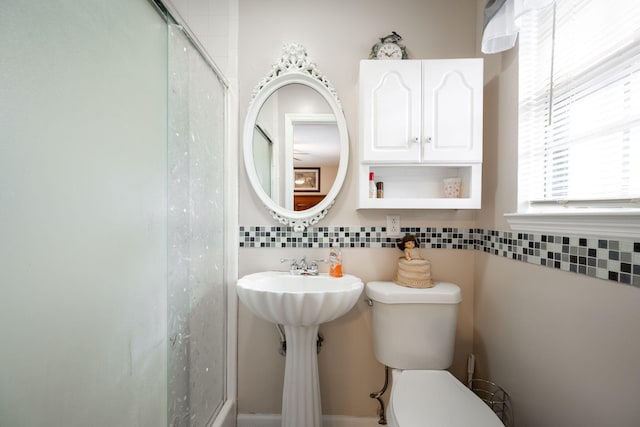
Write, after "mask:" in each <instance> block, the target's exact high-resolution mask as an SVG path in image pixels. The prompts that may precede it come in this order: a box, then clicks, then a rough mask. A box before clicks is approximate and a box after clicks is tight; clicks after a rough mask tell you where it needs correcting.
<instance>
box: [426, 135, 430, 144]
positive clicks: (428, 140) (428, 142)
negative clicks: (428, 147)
mask: <svg viewBox="0 0 640 427" xmlns="http://www.w3.org/2000/svg"><path fill="white" fill-rule="evenodd" d="M425 141H426V142H427V144H431V137H430V136H428V137H427V138H426V139H425Z"/></svg>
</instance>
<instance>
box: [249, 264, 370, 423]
mask: <svg viewBox="0 0 640 427" xmlns="http://www.w3.org/2000/svg"><path fill="white" fill-rule="evenodd" d="M363 287H364V285H363V283H362V281H361V280H360V279H359V278H357V277H355V276H351V275H344V276H343V277H341V278H335V277H331V276H329V275H327V274H320V275H318V276H294V275H292V274H291V273H289V272H281V271H266V272H261V273H254V274H249V275H247V276H244V277H243V278H241V279H240V280H239V281H238V286H237V292H238V296H239V297H240V301H242V303H243V304H244V305H246V306H247V308H248V309H249V310H251V311H252V312H253V313H254V314H255V315H256V316H259V317H261V318H263V319H265V320H267V321H269V322H273V323H280V324H282V325H284V330H285V333H286V335H287V358H286V361H285V369H284V390H283V396H282V426H283V427H321V426H322V412H321V406H320V382H319V380H318V359H317V354H316V338H317V335H318V327H319V326H320V324H321V323H324V322H328V321H330V320H333V319H336V318H338V317H340V316H342V315H343V314H346V313H347V312H348V311H349V310H351V308H352V307H353V306H354V305H355V303H356V301H357V300H358V297H359V296H360V294H361V293H362V289H363Z"/></svg>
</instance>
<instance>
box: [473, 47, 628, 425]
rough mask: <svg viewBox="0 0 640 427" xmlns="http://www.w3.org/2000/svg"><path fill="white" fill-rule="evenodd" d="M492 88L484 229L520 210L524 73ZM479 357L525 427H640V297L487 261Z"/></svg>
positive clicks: (488, 89)
mask: <svg viewBox="0 0 640 427" xmlns="http://www.w3.org/2000/svg"><path fill="white" fill-rule="evenodd" d="M517 62H518V61H517V51H516V50H515V49H514V50H512V51H509V52H507V53H505V54H503V55H502V61H501V66H500V67H501V68H500V70H499V71H498V73H497V74H495V75H494V76H493V77H492V78H490V79H489V81H488V82H487V85H486V86H485V116H484V117H485V134H484V155H485V157H484V159H485V162H484V168H483V171H484V176H483V204H482V206H483V208H482V210H481V211H480V213H479V214H478V217H477V219H478V222H477V226H478V227H479V228H487V229H500V230H508V229H509V227H508V225H507V224H506V222H505V220H504V218H503V214H505V213H509V212H513V211H514V209H515V207H516V178H517V94H518V91H517V85H518V79H517V74H518V63H517ZM475 266H476V270H475V279H474V287H475V293H474V298H475V300H474V351H475V352H476V354H477V356H478V360H479V366H478V369H479V374H480V375H482V376H483V377H485V378H491V379H492V380H494V381H496V382H498V383H499V384H500V385H502V386H503V387H504V388H506V389H507V391H508V392H509V394H510V395H511V397H512V398H513V401H514V404H515V418H516V420H517V422H518V426H519V427H538V426H605V425H606V426H620V427H622V426H637V425H640V405H638V385H639V384H640V369H639V368H638V365H637V363H638V361H639V360H640V335H639V334H638V332H637V326H638V324H639V323H640V310H639V308H640V289H638V288H635V287H632V286H628V285H622V284H618V283H615V282H611V281H605V280H599V279H593V278H590V277H586V276H583V275H577V274H573V273H568V272H563V271H558V270H552V269H548V268H543V267H539V266H534V265H531V264H527V263H523V262H517V261H512V260H508V259H505V258H502V257H498V256H492V255H487V254H484V253H480V252H478V253H477V254H476V263H475Z"/></svg>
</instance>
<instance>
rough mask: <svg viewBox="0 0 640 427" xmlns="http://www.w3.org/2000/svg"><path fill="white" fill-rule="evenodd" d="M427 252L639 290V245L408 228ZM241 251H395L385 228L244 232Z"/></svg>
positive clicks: (475, 230) (258, 229)
mask: <svg viewBox="0 0 640 427" xmlns="http://www.w3.org/2000/svg"><path fill="white" fill-rule="evenodd" d="M401 232H402V233H403V234H404V233H412V234H415V235H416V236H417V237H418V239H419V240H420V246H421V247H422V248H427V249H470V250H479V251H483V252H486V253H490V254H492V255H498V256H502V257H505V258H510V259H513V260H517V261H523V262H528V263H530V264H534V265H541V266H545V267H549V268H555V269H559V270H562V271H569V272H573V273H577V274H584V275H586V276H589V277H596V278H599V279H604V280H610V281H614V282H618V283H624V284H629V285H634V286H639V287H640V242H632V241H624V240H603V239H589V238H580V237H567V236H558V235H548V234H538V233H520V232H512V231H500V230H484V229H481V228H451V227H403V228H401ZM239 233H240V247H252V248H253V247H260V248H328V247H330V246H331V244H332V243H333V242H334V241H337V242H338V244H339V245H340V246H341V247H343V248H393V249H395V248H396V243H395V240H396V238H394V237H387V235H386V227H311V228H309V229H307V231H303V232H295V231H293V229H292V228H291V227H278V226H274V227H271V226H240V228H239Z"/></svg>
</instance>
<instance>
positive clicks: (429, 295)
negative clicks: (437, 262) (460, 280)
mask: <svg viewBox="0 0 640 427" xmlns="http://www.w3.org/2000/svg"><path fill="white" fill-rule="evenodd" d="M365 292H366V293H367V296H368V297H369V298H371V299H372V300H374V301H379V302H383V303H386V304H420V303H430V304H458V303H459V302H460V301H462V293H461V292H460V287H459V286H458V285H455V284H453V283H447V282H436V283H435V284H434V286H433V287H432V288H424V289H419V288H409V287H406V286H400V285H396V284H395V283H393V282H369V283H367V286H366V288H365Z"/></svg>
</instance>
